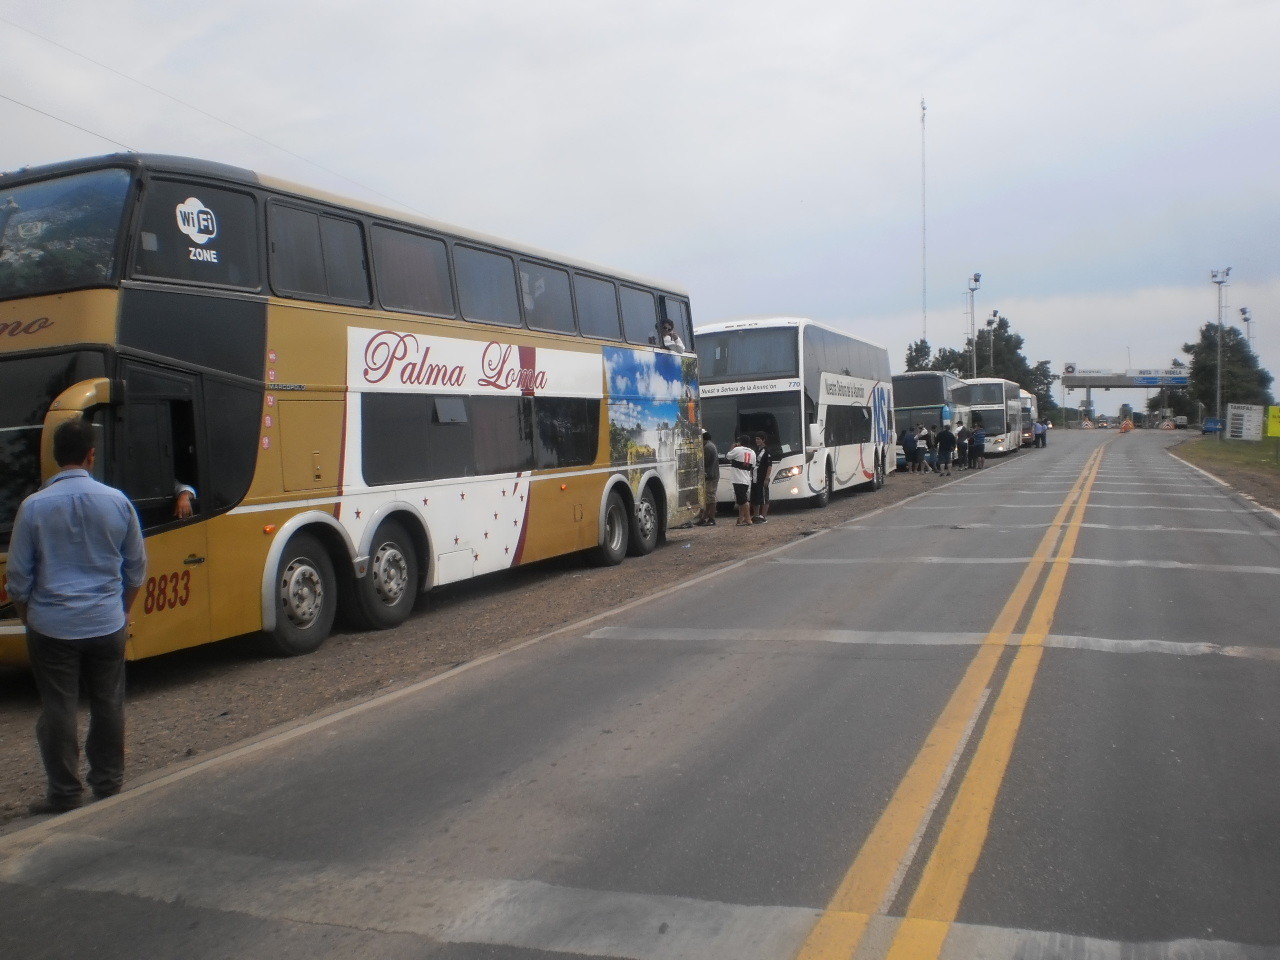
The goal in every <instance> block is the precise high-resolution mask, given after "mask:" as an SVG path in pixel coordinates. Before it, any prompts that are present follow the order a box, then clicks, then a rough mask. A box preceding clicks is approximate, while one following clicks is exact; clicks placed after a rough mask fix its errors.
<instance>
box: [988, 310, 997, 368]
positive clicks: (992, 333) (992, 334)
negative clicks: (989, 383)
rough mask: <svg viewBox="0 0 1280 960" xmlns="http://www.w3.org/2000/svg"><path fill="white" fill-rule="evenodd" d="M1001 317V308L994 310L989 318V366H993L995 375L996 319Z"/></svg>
mask: <svg viewBox="0 0 1280 960" xmlns="http://www.w3.org/2000/svg"><path fill="white" fill-rule="evenodd" d="M999 319H1000V311H999V310H992V311H991V316H989V317H988V318H987V366H988V367H990V368H991V375H992V376H993V377H994V376H995V375H996V321H998V320H999Z"/></svg>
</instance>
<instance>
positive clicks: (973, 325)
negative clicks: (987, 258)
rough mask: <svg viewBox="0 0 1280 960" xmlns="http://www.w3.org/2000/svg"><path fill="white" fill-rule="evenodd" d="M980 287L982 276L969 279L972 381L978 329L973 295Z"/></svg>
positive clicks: (975, 363)
mask: <svg viewBox="0 0 1280 960" xmlns="http://www.w3.org/2000/svg"><path fill="white" fill-rule="evenodd" d="M981 285H982V274H980V273H975V274H974V275H973V276H972V277H970V278H969V342H970V343H972V344H973V379H975V380H977V379H978V327H977V319H976V318H975V317H974V315H973V294H974V292H975V291H976V290H977V289H978V287H979V286H981Z"/></svg>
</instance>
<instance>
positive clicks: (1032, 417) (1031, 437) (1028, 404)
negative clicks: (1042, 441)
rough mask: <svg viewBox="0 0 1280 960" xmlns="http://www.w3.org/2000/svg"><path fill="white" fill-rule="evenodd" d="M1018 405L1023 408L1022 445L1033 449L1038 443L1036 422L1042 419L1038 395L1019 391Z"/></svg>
mask: <svg viewBox="0 0 1280 960" xmlns="http://www.w3.org/2000/svg"><path fill="white" fill-rule="evenodd" d="M1018 405H1019V406H1020V407H1021V408H1022V445H1023V446H1024V447H1033V446H1035V443H1036V429H1035V422H1036V421H1037V420H1039V419H1040V414H1039V413H1038V412H1037V403H1036V395H1035V394H1034V393H1031V392H1030V391H1028V390H1019V391H1018Z"/></svg>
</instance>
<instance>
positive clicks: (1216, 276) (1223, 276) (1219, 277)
mask: <svg viewBox="0 0 1280 960" xmlns="http://www.w3.org/2000/svg"><path fill="white" fill-rule="evenodd" d="M1229 276H1231V268H1230V267H1227V268H1226V269H1224V270H1210V271H1209V282H1210V283H1214V284H1217V286H1218V369H1217V370H1216V371H1215V373H1216V377H1217V384H1216V386H1215V388H1214V403H1213V415H1214V416H1215V417H1217V419H1218V439H1219V440H1221V439H1222V288H1223V287H1224V286H1226V283H1227V277H1229Z"/></svg>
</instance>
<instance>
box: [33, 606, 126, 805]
mask: <svg viewBox="0 0 1280 960" xmlns="http://www.w3.org/2000/svg"><path fill="white" fill-rule="evenodd" d="M128 636H129V630H128V628H127V627H122V628H120V630H118V631H117V632H115V633H110V634H107V635H106V636H102V637H90V638H88V639H86V640H59V639H58V638H56V637H46V636H45V635H44V634H42V633H38V632H36V631H35V630H32V629H31V628H30V627H28V628H27V653H28V655H29V656H30V658H31V672H32V673H33V674H34V675H35V680H36V688H37V689H38V690H39V691H40V704H41V707H42V708H43V709H42V710H41V713H40V719H39V720H38V721H37V722H36V742H37V743H38V744H39V745H40V759H41V760H42V761H43V762H44V771H45V776H46V777H47V778H48V781H49V793H48V796H49V799H50V800H51V801H53V802H55V803H61V802H75V801H77V800H79V799H80V793H81V791H82V789H83V788H82V787H81V785H80V747H79V743H78V737H77V728H76V711H77V708H78V706H79V703H80V685H81V681H82V680H83V682H84V688H85V692H86V693H87V695H88V698H89V734H88V736H87V737H86V739H85V743H84V754H85V758H86V759H87V760H88V761H89V776H88V781H89V789H91V790H92V791H93V792H94V794H95V795H97V796H110V795H111V794H113V793H117V792H119V790H120V786H121V784H123V783H124V645H125V641H126V640H127V639H128Z"/></svg>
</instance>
